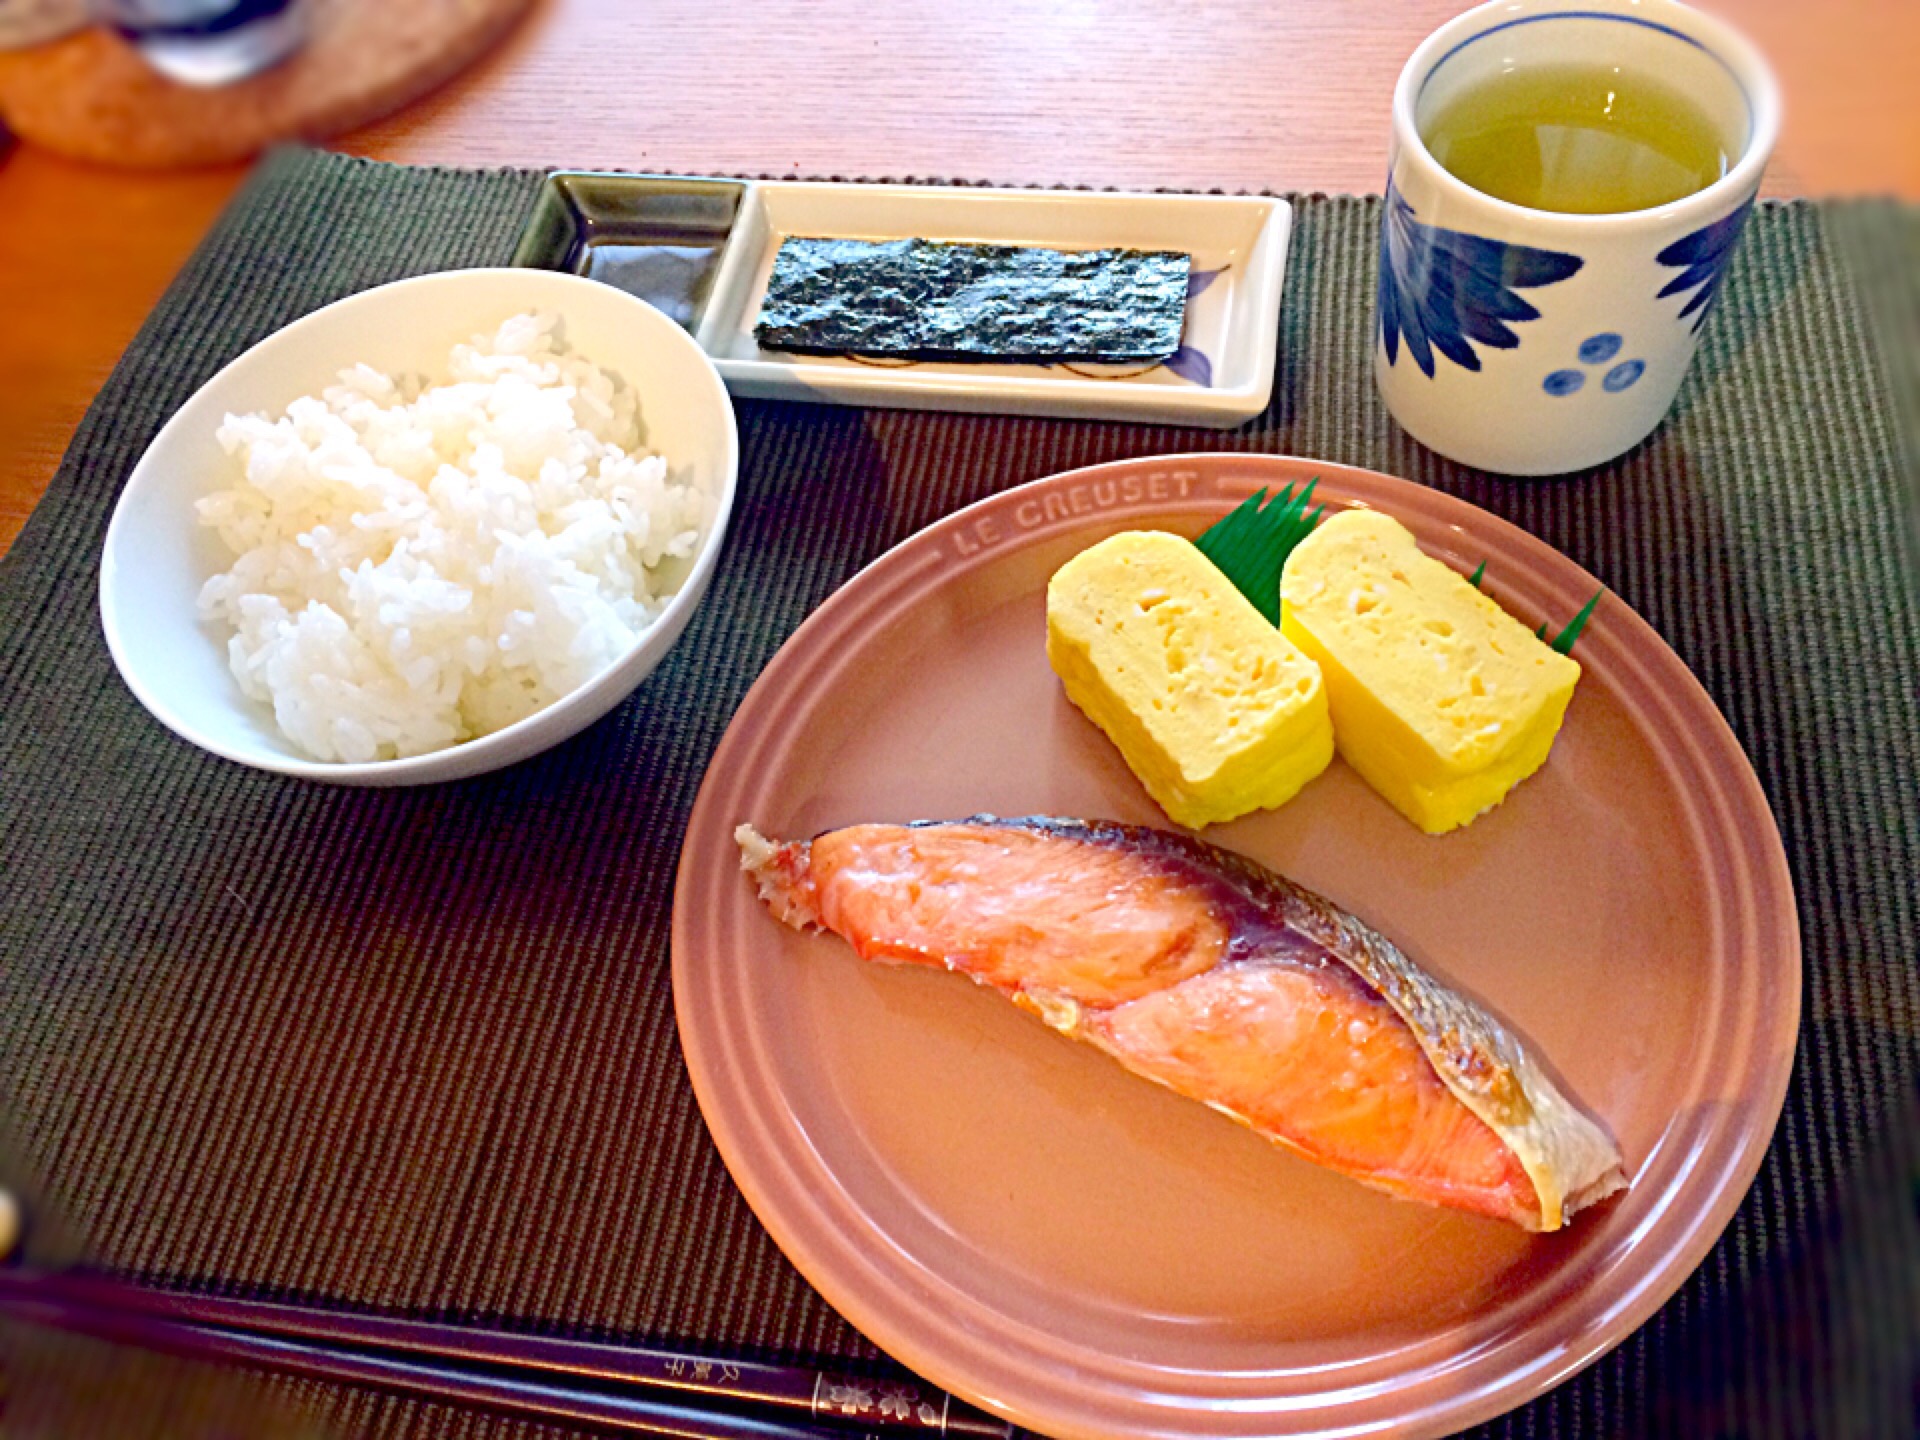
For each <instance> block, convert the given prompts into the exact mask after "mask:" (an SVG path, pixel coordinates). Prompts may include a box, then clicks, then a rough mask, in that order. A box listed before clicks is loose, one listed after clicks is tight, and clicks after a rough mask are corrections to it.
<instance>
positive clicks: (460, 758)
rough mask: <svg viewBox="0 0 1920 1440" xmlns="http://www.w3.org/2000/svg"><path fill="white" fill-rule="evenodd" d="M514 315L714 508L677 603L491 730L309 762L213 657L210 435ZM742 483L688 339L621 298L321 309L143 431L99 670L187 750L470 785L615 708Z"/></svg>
mask: <svg viewBox="0 0 1920 1440" xmlns="http://www.w3.org/2000/svg"><path fill="white" fill-rule="evenodd" d="M528 310H540V311H551V312H554V313H557V314H558V315H560V316H561V318H562V320H563V322H564V325H565V332H566V336H567V339H568V341H569V343H570V344H571V345H572V347H573V348H574V350H575V351H576V352H577V353H579V354H581V355H584V356H585V357H587V358H588V359H590V360H592V361H594V362H595V363H596V364H598V365H600V366H601V367H603V368H604V369H608V370H612V371H615V372H617V373H618V374H619V375H621V376H622V377H623V378H624V379H625V380H626V381H627V383H628V384H629V385H631V386H633V387H634V388H635V390H636V391H637V392H638V394H639V397H640V406H641V416H642V420H643V423H644V425H645V443H646V445H647V447H648V448H649V449H651V450H655V451H658V452H659V453H660V454H661V455H663V456H665V457H666V459H667V462H668V465H669V468H670V471H671V474H672V475H673V477H674V478H675V479H676V480H683V481H691V482H692V483H695V484H697V485H698V486H699V487H700V488H701V489H702V490H703V491H704V492H705V493H706V494H707V495H708V496H710V497H711V499H712V506H711V515H712V519H711V522H710V523H709V524H708V526H707V528H706V530H705V532H704V533H703V534H702V536H701V539H700V543H699V545H698V547H697V548H696V549H695V551H694V553H693V555H692V556H691V557H690V558H689V560H688V561H687V562H685V564H686V567H687V568H686V575H685V579H684V580H683V581H682V583H681V585H680V588H679V590H678V592H677V593H676V594H675V595H674V596H673V597H672V599H671V600H670V601H669V602H668V603H667V605H666V607H665V609H664V610H663V611H662V613H661V614H660V616H659V618H658V619H656V620H655V621H654V623H653V624H652V625H651V626H650V627H649V628H648V629H646V630H645V631H644V632H643V633H642V635H641V636H640V638H639V640H638V642H637V643H636V644H635V645H634V646H633V647H632V649H630V650H629V651H628V652H627V653H626V654H625V655H624V656H622V657H621V658H620V659H619V660H618V661H617V662H616V663H615V664H614V665H613V666H612V667H611V668H609V669H606V670H603V671H602V672H600V674H598V675H597V676H595V677H594V678H593V679H591V680H589V681H588V682H587V683H586V684H585V685H584V686H582V687H581V688H579V689H577V690H574V691H573V692H572V693H570V694H568V695H566V696H564V697H563V698H562V699H560V700H558V701H557V702H555V703H554V704H552V705H549V706H548V707H547V708H545V709H543V710H541V711H539V712H537V713H536V714H533V715H530V716H528V717H527V718H525V719H523V720H520V721H518V722H517V723H515V724H512V725H509V726H507V727H506V728H504V729H502V730H498V731H495V732H494V733H493V734H490V735H485V736H481V737H480V738H478V739H474V740H469V741H466V742H464V743H462V744H458V745H455V746H453V747H451V748H449V749H445V750H439V751H435V752H433V753H431V754H426V755H416V756H411V757H407V758H403V759H397V760H375V761H370V762H367V763H361V764H342V763H331V762H326V761H320V760H315V759H312V758H311V757H309V756H307V755H306V754H304V753H303V752H301V751H300V750H298V749H297V748H295V746H294V745H293V744H292V743H291V742H289V741H288V740H287V739H286V738H285V737H283V736H282V735H281V733H280V732H279V730H278V729H277V728H276V726H275V724H274V720H273V715H272V713H271V710H270V708H269V707H268V706H266V705H265V704H261V703H257V702H255V701H251V700H249V699H247V698H246V697H245V696H244V695H243V694H242V693H241V690H240V686H239V683H238V682H237V681H236V680H235V679H234V676H233V673H232V671H231V670H230V669H229V667H228V661H227V640H228V636H229V634H230V633H231V631H230V629H229V627H227V626H226V625H225V624H224V623H223V622H219V621H210V620H203V619H202V618H201V617H200V613H199V608H198V603H197V602H198V597H199V594H200V590H201V587H202V586H203V585H204V584H205V583H206V581H207V580H208V579H209V578H210V577H212V576H213V575H215V574H218V573H220V572H221V571H223V570H225V569H227V568H228V567H230V566H231V564H232V563H233V556H232V555H231V553H230V552H228V551H227V550H226V547H225V546H224V545H223V544H222V543H221V540H220V538H219V536H218V535H217V534H216V533H215V532H214V531H212V530H211V529H208V528H207V527H205V526H203V525H202V524H201V523H200V521H199V518H198V515H197V513H196V511H195V509H194V502H195V501H196V500H197V499H199V498H200V497H202V496H204V495H206V494H209V493H211V492H212V491H214V490H216V489H220V488H222V487H223V486H226V485H228V484H230V483H231V477H232V476H233V474H234V465H235V462H234V461H233V460H232V459H231V458H230V457H229V456H228V455H227V454H226V453H225V452H224V451H223V450H222V449H221V447H220V444H219V442H218V441H217V439H216V438H215V435H216V432H217V431H218V429H219V428H220V424H221V422H222V420H223V419H224V418H225V417H226V416H227V415H228V414H229V413H243V412H248V411H266V412H268V413H270V414H273V415H278V414H279V413H281V412H282V411H283V410H284V409H285V407H286V406H287V404H288V403H289V402H290V401H292V400H294V399H296V398H298V397H299V396H302V395H315V394H318V393H320V391H322V390H323V389H325V388H326V387H327V386H328V385H330V384H332V383H333V382H334V380H335V378H336V376H337V375H338V373H339V372H340V371H341V370H343V369H345V368H347V367H348V366H350V365H353V364H354V363H356V362H364V363H366V364H368V365H371V366H373V367H374V368H375V369H377V370H381V371H384V372H387V373H389V374H397V373H401V372H424V373H426V374H427V375H429V376H439V375H441V374H443V373H444V370H445V366H446V361H447V355H448V352H449V351H450V350H451V349H452V347H453V346H454V345H455V344H456V343H458V342H461V341H464V340H468V339H471V338H472V337H473V336H475V335H477V334H480V333H482V332H488V331H491V330H493V329H495V328H496V327H498V326H499V324H500V323H501V322H502V321H503V320H506V319H508V318H509V317H511V316H513V315H517V314H520V313H522V312H524V311H528ZM738 472H739V440H738V436H737V433H736V430H735V425H734V416H733V406H732V403H731V401H730V400H729V399H728V396H727V392H726V388H725V386H724V385H723V384H722V383H721V380H720V376H719V373H718V372H717V371H716V370H715V369H714V367H713V363H712V362H711V361H710V360H709V359H708V358H707V357H706V355H705V354H704V353H703V352H702V351H701V350H700V348H699V346H697V345H696V344H695V343H694V341H693V338H692V337H691V336H689V335H688V334H687V333H686V332H685V331H684V330H682V329H681V328H680V327H679V326H678V325H676V324H675V323H674V322H673V321H671V320H669V319H668V318H667V317H666V316H664V315H662V314H661V313H660V312H659V311H658V310H655V309H654V308H653V307H652V306H650V305H647V304H646V303H644V302H643V301H640V300H637V299H635V298H634V297H632V296H631V295H628V294H626V293H624V292H623V291H619V290H615V289H613V288H612V287H611V286H607V285H602V284H599V283H598V282H595V281H591V280H584V279H581V278H580V277H578V276H575V275H566V274H560V273H557V272H554V271H546V270H520V269H494V270H453V271H446V272H443V273H440V274H434V275H423V276H419V277H417V278H414V279H411V280H400V281H396V282H394V283H393V284H390V285H382V286H379V287H377V288H375V289H372V290H366V291H362V292H361V293H359V294H357V295H351V296H348V297H347V298H346V299H344V300H339V301H336V302H335V303H334V304H332V305H328V306H326V307H325V308H323V309H320V310H316V311H314V312H313V313H312V314H311V315H307V316H305V317H303V318H302V319H299V320H296V321H295V322H294V323H293V324H291V325H289V326H287V327H286V328H285V329H283V330H280V331H277V332H276V333H274V334H273V335H270V336H268V337H267V338H266V339H265V340H263V341H261V342H260V343H259V344H258V345H255V346H254V347H253V348H252V349H250V350H248V351H247V352H246V353H245V354H243V355H241V356H240V357H239V358H238V359H236V360H234V361H233V362H232V363H231V364H229V365H227V366H226V367H225V368H224V369H222V370H221V371H220V372H219V373H218V374H217V375H215V376H214V377H213V378H212V379H211V380H209V381H207V383H206V384H205V385H203V386H201V387H200V389H199V390H198V391H196V392H195V393H194V395H193V397H192V398H191V399H189V400H188V401H187V403H186V404H184V405H183V406H181V407H180V409H179V411H178V412H177V413H176V414H175V415H174V416H173V418H172V419H170V420H169V421H168V422H167V423H166V425H165V426H164V427H163V428H162V429H161V431H160V433H159V434H158V435H156V436H155V437H154V440H153V443H152V444H151V445H150V446H148V447H147V451H146V453H145V454H144V455H143V456H141V458H140V462H139V463H138V464H137V465H136V466H135V467H134V469H133V473H132V474H131V475H130V476H129V477H128V480H127V484H126V487H125V489H124V490H123V491H122V492H121V495H120V501H119V504H118V505H117V507H116V508H115V510H114V514H113V520H112V522H111V524H110V525H109V526H108V529H107V540H106V548H105V552H104V554H103V556H102V558H101V566H100V615H101V622H102V625H103V627H104V628H105V631H106V638H107V647H108V649H109V650H110V651H111V652H112V655H113V661H114V664H115V665H116V666H117V667H118V669H119V671H120V675H121V678H122V679H124V680H125V681H126V683H127V686H128V688H129V689H131V690H132V691H133V693H134V695H135V697H136V698H138V699H139V701H140V703H141V704H143V705H144V706H146V708H147V709H148V710H149V711H151V712H152V714H153V716H154V718H155V719H157V720H159V721H160V723H161V724H163V725H165V726H166V727H167V728H168V729H169V730H172V731H173V732H174V733H175V734H177V735H179V736H181V737H182V738H183V739H186V740H188V741H191V742H192V743H193V744H195V745H198V746H199V747H200V748H201V749H203V750H207V751H210V752H211V753H213V754H215V755H220V756H223V757H225V758H226V759H229V760H233V761H237V762H238V763H240V764H242V765H251V766H253V767H255V768H257V769H262V770H271V771H276V772H278V773H280V774H284V775H297V776H303V777H305V778H308V779H313V780H323V781H330V782H332V783H335V784H344V785H420V784H428V783H432V782H436V781H442V780H454V779H459V778H461V777H463V776H468V775H478V774H482V773H484V772H486V771H489V770H495V769H498V768H500V767H501V766H503V765H510V764H512V763H514V762H515V761H517V760H523V759H525V758H526V757H528V756H530V755H534V754H537V753H539V752H540V751H542V750H546V749H548V748H549V747H551V746H553V745H556V744H558V743H559V742H560V741H562V740H564V739H566V738H568V737H569V736H571V735H573V734H575V733H577V732H578V731H580V730H582V729H584V728H585V727H586V726H588V725H590V724H592V723H593V722H594V721H595V720H597V719H599V718H600V717H601V716H602V715H604V714H606V713H607V711H609V710H611V709H612V708H613V707H614V706H615V705H617V704H619V703H620V702H621V701H622V700H623V699H625V698H626V697H627V696H628V695H629V694H631V693H632V691H633V690H634V688H635V687H636V686H637V685H639V683H640V682H641V681H642V680H643V679H645V678H646V676H647V675H648V673H649V672H651V671H652V670H653V668H654V667H655V666H656V665H658V664H659V663H660V661H661V659H662V658H663V657H664V656H665V655H666V653H667V651H668V650H670V649H671V648H672V647H673V644H674V642H675V641H676V640H678V639H679V637H680V633H681V632H682V631H683V630H684V629H685V628H686V624H687V621H688V619H689V618H690V617H691V616H692V614H693V611H694V609H695V607H697V606H698V605H699V603H700V601H701V598H702V597H703V596H704V594H705V593H706V589H707V585H708V582H709V581H710V580H711V578H712V575H713V567H714V563H715V560H716V558H717V557H718V555H719V552H720V546H721V541H722V540H723V539H724V538H725V534H726V527H727V520H728V517H729V515H730V514H731V512H732V508H733V497H734V490H735V486H736V484H737V481H738Z"/></svg>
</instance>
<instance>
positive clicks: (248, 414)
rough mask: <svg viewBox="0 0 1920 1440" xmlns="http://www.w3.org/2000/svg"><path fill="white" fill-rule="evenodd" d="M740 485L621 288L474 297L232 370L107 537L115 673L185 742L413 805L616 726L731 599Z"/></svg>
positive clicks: (438, 280) (202, 399)
mask: <svg viewBox="0 0 1920 1440" xmlns="http://www.w3.org/2000/svg"><path fill="white" fill-rule="evenodd" d="M738 469H739V441H738V438H737V435H736V433H735V428H734V418H733V407H732V404H731V403H730V401H729V400H728V398H727V393H726V389H725V387H724V386H723V385H722V383H721V380H720V376H719V374H718V372H717V371H715V369H714V367H713V364H712V362H711V361H710V360H708V359H707V357H706V355H705V354H704V353H702V351H701V350H700V348H699V347H698V346H697V345H695V344H694V342H693V339H692V338H691V337H690V336H689V335H688V334H687V333H686V332H685V331H684V330H682V329H681V328H680V327H679V326H678V325H676V324H675V323H674V322H673V321H671V320H669V319H668V318H667V317H666V316H664V315H662V314H661V313H660V312H659V311H657V310H655V309H654V308H653V307H651V306H649V305H647V304H645V303H643V302H642V301H640V300H637V299H635V298H633V297H632V296H630V295H627V294H625V293H623V292H622V291H619V290H615V289H613V288H611V287H610V286H606V285H601V284H598V283H597V282H594V281H590V280H584V279H581V278H579V277H577V276H573V275H564V274H559V273H556V272H551V271H543V270H518V269H513V270H504V269H503V270H457V271H449V272H446V273H443V274H436V275H425V276H421V277H419V278H417V279H412V280H402V281H399V282H396V283H394V284H391V285H383V286H380V287H379V288H377V289H373V290H367V291H363V292H362V293H360V294H358V295H353V296H350V297H348V298H347V299H345V300H341V301H338V302H337V303H335V304H332V305H329V306H327V307H326V308H324V309H322V310H317V311H315V312H314V313H313V314H311V315H308V316H306V317H305V318H303V319H301V320H298V321H296V322H294V323H293V324H292V325H289V326H287V327H286V328H285V329H284V330H281V331H279V332H277V333H276V334H273V335H271V336H269V337H268V338H267V339H265V340H263V341H261V342H260V343H259V344H258V345H256V346H254V347H253V348H252V349H251V350H249V351H247V352H246V353H245V354H243V355H242V356H240V358H239V359H237V360H235V361H233V363H231V364H230V365H228V366H227V367H226V368H225V369H223V370H221V371H220V372H219V373H218V374H217V375H215V376H214V377H213V378H212V379H211V380H209V381H208V382H207V383H206V384H205V385H204V386H202V387H201V388H200V390H199V391H197V392H196V393H195V394H194V396H193V398H192V399H190V400H188V401H187V403H186V404H185V405H183V406H182V407H181V408H180V410H179V412H178V413H176V414H175V415H174V416H173V418H172V419H171V420H169V421H168V422H167V424H166V426H165V427H164V428H163V429H162V430H161V431H160V433H159V434H158V435H157V436H156V437H155V438H154V441H153V443H152V445H151V446H149V448H148V450H147V452H146V454H145V455H144V456H143V457H142V458H141V460H140V462H139V464H138V465H137V466H135V468H134V470H133V473H132V475H131V476H130V477H129V479H128V481H127V485H126V488H125V490H124V491H123V492H122V494H121V497H120V502H119V505H118V508H117V509H116V510H115V511H114V515H113V520H112V523H111V524H110V526H109V527H108V530H107V540H106V549H105V553H104V555H103V557H102V563H101V574H100V611H101V619H102V623H103V625H104V627H105V630H106V637H107V645H108V648H109V649H110V650H111V651H112V654H113V659H114V663H115V664H116V665H117V666H118V667H119V670H120V674H121V676H122V678H123V679H124V680H125V681H126V683H127V685H128V686H129V688H131V689H132V691H133V693H134V695H135V696H136V697H138V699H139V700H140V702H141V703H142V704H143V705H145V706H146V708H147V709H148V710H149V711H151V712H152V713H153V715H154V716H155V718H157V719H158V720H159V721H160V722H161V723H162V724H164V725H165V726H167V728H169V729H170V730H172V731H174V732H175V733H176V734H178V735H180V736H182V737H183V738H185V739H187V740H190V741H192V742H193V743H194V744H195V745H198V746H200V747H201V748H202V749H205V750H209V751H211V752H213V753H214V754H216V755H221V756H224V757H226V758H227V759H230V760H235V761H238V762H240V763H241V764H245V765H252V766H256V767H258V768H260V769H265V770H274V771H279V772H281V773H283V774H288V775H299V776H305V777H308V778H311V779H316V780H325V781H332V782H335V783H339V784H350V785H413V784H422V783H426V782H432V781H440V780H451V779H455V778H458V777H461V776H466V775H476V774H480V773H482V772H484V771H488V770H493V769H497V768H499V767H500V766H502V765H507V764H511V763H513V762H514V761H517V760H521V759H524V758H526V757H527V756H529V755H532V754H535V753H536V752H538V751H541V750H544V749H546V748H548V747H549V746H551V745H554V744H556V743H558V742H559V741H561V740H564V739H566V738H567V737H568V736H571V735H573V734H575V733H576V732H577V731H579V730H581V729H583V728H584V727H585V726H587V725H589V724H591V723H592V722H593V721H595V720H598V719H599V718H600V717H601V716H603V715H605V714H606V713H607V712H608V711H609V710H611V709H612V708H613V707H614V706H615V705H617V704H619V703H620V701H621V700H623V699H624V698H626V696H627V695H628V694H630V693H631V692H632V691H633V689H634V688H635V687H636V686H637V685H638V684H639V683H640V682H641V681H642V680H643V679H644V678H645V677H646V676H647V674H648V673H649V672H650V671H652V670H653V668H654V667H655V666H656V665H658V664H659V663H660V660H661V659H662V657H663V656H665V654H666V653H667V651H668V650H669V649H670V648H671V647H672V646H673V644H674V642H675V641H676V640H677V639H678V638H679V637H680V634H681V632H682V631H683V630H684V629H685V628H686V624H687V620H688V618H689V617H690V616H691V615H692V613H693V610H694V608H695V607H696V606H697V605H698V604H699V603H700V600H701V597H702V596H703V595H704V594H705V592H706V588H707V584H708V582H709V580H710V579H711V578H712V574H713V568H714V563H715V560H716V558H717V556H718V554H719V551H720V543H721V540H722V538H723V537H724V535H725V533H726V526H727V519H728V515H729V513H730V511H731V509H732V505H733V495H734V487H735V484H736V482H737V478H738Z"/></svg>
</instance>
